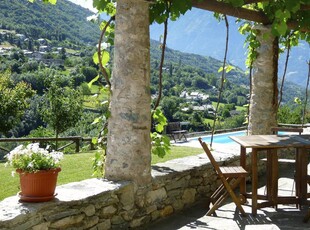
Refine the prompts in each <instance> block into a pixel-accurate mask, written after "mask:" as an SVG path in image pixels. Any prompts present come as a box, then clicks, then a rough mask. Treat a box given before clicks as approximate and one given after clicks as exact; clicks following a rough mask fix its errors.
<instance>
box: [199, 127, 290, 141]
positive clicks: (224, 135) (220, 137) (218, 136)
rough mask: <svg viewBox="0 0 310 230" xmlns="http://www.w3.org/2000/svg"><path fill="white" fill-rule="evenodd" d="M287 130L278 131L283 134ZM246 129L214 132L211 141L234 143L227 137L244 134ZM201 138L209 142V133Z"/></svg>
mask: <svg viewBox="0 0 310 230" xmlns="http://www.w3.org/2000/svg"><path fill="white" fill-rule="evenodd" d="M285 134H287V132H279V135H285ZM245 135H246V131H245V130H243V131H237V132H230V133H221V134H215V135H214V136H213V143H217V144H236V142H234V141H233V140H232V139H230V138H229V136H245ZM202 140H203V141H204V142H206V143H208V144H209V143H211V135H209V136H205V137H202Z"/></svg>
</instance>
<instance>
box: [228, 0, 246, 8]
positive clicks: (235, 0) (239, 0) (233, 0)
mask: <svg viewBox="0 0 310 230" xmlns="http://www.w3.org/2000/svg"><path fill="white" fill-rule="evenodd" d="M230 2H231V4H232V5H233V6H234V7H240V6H243V5H244V1H243V0H230Z"/></svg>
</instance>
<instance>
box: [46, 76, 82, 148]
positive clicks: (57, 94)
mask: <svg viewBox="0 0 310 230" xmlns="http://www.w3.org/2000/svg"><path fill="white" fill-rule="evenodd" d="M60 78H61V77H59V76H56V77H55V78H54V79H53V81H52V82H51V84H50V86H49V88H48V91H47V93H46V95H45V103H44V104H43V108H42V110H41V112H42V117H43V120H44V121H45V122H46V123H47V124H48V125H50V126H51V127H52V128H53V129H54V131H55V134H56V138H58V136H59V134H60V133H62V132H64V131H65V130H67V129H68V128H70V127H72V126H74V125H75V124H76V123H77V121H78V120H79V119H80V116H81V114H82V111H83V103H82V102H83V101H82V100H83V99H82V96H81V93H80V91H78V90H75V89H72V88H70V87H67V86H65V87H61V86H60V83H59V82H60ZM56 148H57V142H56Z"/></svg>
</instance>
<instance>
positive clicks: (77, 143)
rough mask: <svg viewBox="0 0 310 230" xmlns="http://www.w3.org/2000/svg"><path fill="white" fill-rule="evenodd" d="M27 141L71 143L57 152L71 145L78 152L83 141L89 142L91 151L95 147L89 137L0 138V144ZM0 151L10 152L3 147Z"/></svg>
mask: <svg viewBox="0 0 310 230" xmlns="http://www.w3.org/2000/svg"><path fill="white" fill-rule="evenodd" d="M27 141H30V142H33V143H35V142H39V143H42V142H48V141H71V142H70V143H68V144H66V145H64V146H61V147H59V148H58V149H57V150H63V149H64V148H66V147H68V146H70V145H72V144H75V152H77V153H78V152H80V144H81V142H83V141H86V142H89V143H90V149H91V150H93V149H95V146H94V144H93V142H92V138H91V137H86V138H84V137H81V136H70V137H58V138H56V137H32V138H28V137H27V138H0V143H2V142H27ZM0 149H1V150H3V151H5V152H10V150H8V149H6V148H4V147H1V146H0Z"/></svg>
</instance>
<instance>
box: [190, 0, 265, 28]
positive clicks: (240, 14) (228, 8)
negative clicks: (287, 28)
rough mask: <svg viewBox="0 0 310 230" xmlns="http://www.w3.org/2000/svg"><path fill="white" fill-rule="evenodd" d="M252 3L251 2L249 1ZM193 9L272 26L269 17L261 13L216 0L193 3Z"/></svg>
mask: <svg viewBox="0 0 310 230" xmlns="http://www.w3.org/2000/svg"><path fill="white" fill-rule="evenodd" d="M249 2H250V1H249ZM193 7H196V8H199V9H203V10H209V11H213V12H217V13H221V14H226V15H229V16H233V17H237V18H242V19H245V20H249V21H254V22H258V23H262V24H265V25H267V24H270V21H269V19H268V18H267V16H266V15H265V14H264V13H262V12H259V11H254V10H249V9H245V8H241V7H233V6H232V5H230V4H228V3H223V2H218V1H216V0H205V1H202V2H201V1H196V0H195V1H193Z"/></svg>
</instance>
